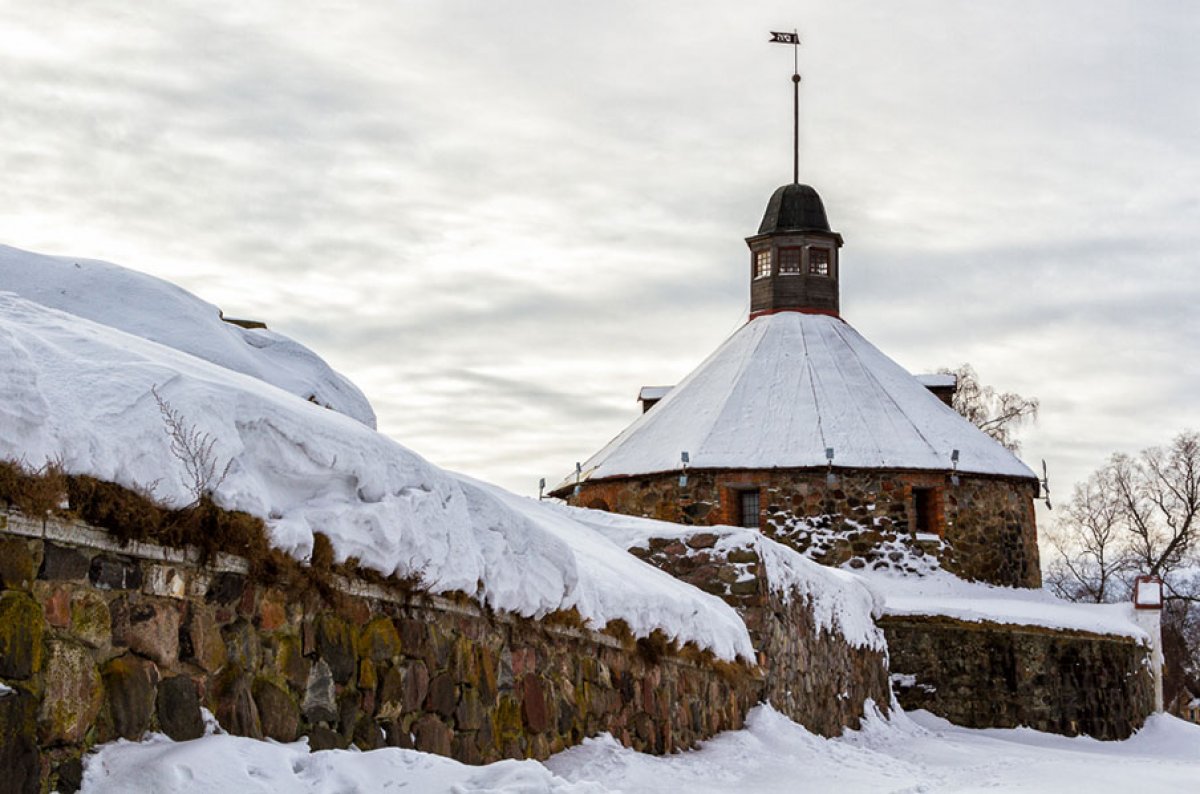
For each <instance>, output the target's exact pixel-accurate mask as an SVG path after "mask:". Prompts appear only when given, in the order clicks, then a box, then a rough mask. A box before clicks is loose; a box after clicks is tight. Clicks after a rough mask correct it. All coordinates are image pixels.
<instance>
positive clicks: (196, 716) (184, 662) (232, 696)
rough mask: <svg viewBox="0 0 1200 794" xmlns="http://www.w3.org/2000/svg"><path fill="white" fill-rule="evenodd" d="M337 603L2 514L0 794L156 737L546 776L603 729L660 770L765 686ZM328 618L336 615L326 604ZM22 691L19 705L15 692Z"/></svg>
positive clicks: (385, 603) (573, 628) (429, 612)
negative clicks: (525, 767)
mask: <svg viewBox="0 0 1200 794" xmlns="http://www.w3.org/2000/svg"><path fill="white" fill-rule="evenodd" d="M339 587H340V588H341V589H342V590H344V591H345V592H344V593H342V594H340V595H337V596H336V597H330V598H329V599H328V600H326V599H325V598H322V597H320V596H317V595H315V594H314V593H312V592H309V593H307V594H306V595H303V596H297V595H296V594H294V593H288V592H285V591H283V590H281V589H278V588H277V587H275V586H272V585H270V584H268V583H264V582H261V581H252V580H250V579H249V578H248V577H247V575H246V566H245V563H244V561H241V560H239V559H237V558H231V557H227V556H224V555H218V557H217V559H216V560H215V562H214V563H212V564H211V565H210V566H207V567H201V566H199V565H198V564H197V560H196V557H195V555H194V554H189V553H187V552H185V551H180V550H173V549H167V548H162V547H158V546H152V545H149V544H142V543H131V544H129V546H128V547H120V546H119V545H118V544H116V543H115V542H114V541H113V540H112V539H111V538H110V537H109V536H108V535H107V534H106V533H104V532H102V531H99V530H95V529H93V528H89V527H86V526H84V525H79V524H65V523H60V522H56V521H53V520H47V521H40V520H29V519H27V518H24V517H22V516H20V515H19V514H16V513H8V514H4V513H0V588H2V589H0V683H2V684H3V685H4V687H0V693H2V694H0V769H3V770H4V774H3V775H0V792H9V791H11V792H36V791H39V790H42V791H45V790H47V789H48V788H49V787H56V788H57V790H58V791H61V792H64V793H65V792H71V791H74V790H76V788H77V787H78V785H79V780H80V775H81V768H82V767H81V761H80V758H81V754H82V753H84V752H85V751H86V750H87V748H89V747H91V746H92V745H94V744H96V743H99V742H106V741H110V740H113V739H115V738H117V737H126V738H130V739H136V738H138V737H140V736H141V735H142V733H143V732H145V731H147V730H155V731H162V732H164V733H166V734H167V735H169V736H171V737H173V738H175V739H180V740H182V739H189V738H193V737H197V736H199V735H201V733H202V732H203V730H204V725H203V722H202V718H201V717H202V713H201V707H205V708H207V709H209V710H210V711H212V712H213V713H214V714H215V715H216V717H217V718H218V719H219V721H220V723H221V725H222V726H223V727H224V728H225V729H226V730H228V731H230V732H231V733H235V734H239V735H245V736H253V737H269V738H272V739H276V740H279V741H291V740H294V739H296V738H297V737H299V736H304V735H307V736H308V737H309V741H310V745H311V746H312V747H313V748H316V749H319V748H330V747H346V746H348V745H350V744H351V743H353V744H355V745H357V746H358V747H360V748H363V749H370V748H376V747H381V746H385V745H394V746H399V747H416V748H418V749H421V750H425V751H429V752H434V753H438V754H442V755H447V756H453V757H455V758H457V759H459V760H461V761H464V762H467V763H483V762H488V761H493V760H497V759H500V758H525V757H533V758H545V757H546V756H548V755H549V754H551V753H553V752H555V751H558V750H561V749H563V748H565V747H568V746H570V745H573V744H575V743H578V742H579V741H580V740H582V739H583V738H584V737H586V736H591V735H595V734H597V733H600V732H604V731H609V732H611V733H612V734H613V735H614V736H616V737H617V738H618V739H619V740H620V741H621V742H623V743H624V744H626V745H628V746H631V747H634V748H637V749H639V750H644V751H648V752H656V753H662V752H669V751H672V750H676V749H680V748H685V747H688V746H691V745H692V744H694V743H695V742H696V741H698V740H700V739H704V738H706V737H709V736H712V735H713V734H714V733H716V732H718V731H723V730H729V729H735V728H738V727H740V726H741V724H742V719H743V717H744V715H745V714H746V712H747V711H748V710H749V709H750V708H751V707H752V706H753V705H754V704H756V703H758V702H759V701H760V700H761V699H762V697H763V691H764V681H763V679H762V677H761V674H760V672H759V671H757V670H751V669H750V668H747V667H744V666H740V665H731V664H722V663H720V662H713V661H710V660H707V659H708V657H706V656H704V655H702V654H691V655H688V654H686V653H685V654H674V653H672V652H670V651H669V649H667V650H664V649H663V648H661V647H657V648H656V646H655V645H654V643H647V642H645V641H642V642H639V643H636V644H635V643H634V642H633V640H632V638H629V639H626V640H621V639H617V638H615V637H613V636H610V635H608V634H601V633H597V632H593V631H588V630H585V629H582V628H580V627H578V626H577V625H571V621H569V620H562V621H558V622H555V621H553V620H550V621H534V620H528V619H522V618H518V617H514V616H511V615H502V614H493V613H490V612H488V611H486V610H484V609H482V608H480V607H478V606H477V605H475V604H473V603H471V602H469V601H466V600H465V599H463V600H453V599H446V598H438V597H431V596H428V595H421V594H413V593H409V592H406V591H404V590H403V589H401V588H400V587H398V586H397V587H391V586H382V585H378V584H367V583H364V582H360V581H351V580H341V581H340V584H339ZM331 602H333V603H331ZM8 690H11V691H8Z"/></svg>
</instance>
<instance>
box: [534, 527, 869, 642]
mask: <svg viewBox="0 0 1200 794" xmlns="http://www.w3.org/2000/svg"><path fill="white" fill-rule="evenodd" d="M556 509H557V510H559V511H560V512H562V513H563V514H565V515H567V516H570V517H571V518H572V519H574V520H575V521H577V522H578V523H581V524H586V525H587V526H589V527H591V528H593V529H595V530H597V531H598V532H600V533H601V534H603V535H605V536H607V537H608V538H609V539H610V540H612V541H613V542H614V543H616V544H617V545H618V546H620V547H621V548H625V549H629V548H633V547H634V546H643V547H644V546H646V545H647V543H648V542H649V540H650V539H651V538H678V539H680V540H684V541H686V540H687V539H688V538H689V537H691V536H692V535H697V534H704V533H712V534H715V535H717V538H718V539H717V544H716V546H714V547H713V550H714V551H716V552H718V553H721V552H726V553H727V552H729V551H731V550H733V549H739V548H741V549H744V548H749V549H753V550H754V551H755V552H757V553H758V556H759V558H760V559H761V560H762V561H763V566H764V568H765V569H766V576H767V582H768V584H769V586H770V587H771V589H772V590H773V591H774V592H776V593H778V594H780V595H781V596H782V597H783V598H784V599H785V600H786V599H790V598H791V597H792V596H793V595H795V594H799V595H801V596H802V597H805V598H807V599H809V601H810V603H811V605H812V610H813V614H814V617H815V620H816V627H817V628H823V629H825V630H826V631H830V632H835V633H838V634H841V635H842V636H843V637H844V638H845V639H846V641H847V642H848V643H850V644H851V645H853V646H855V647H859V648H873V649H876V650H884V649H885V648H886V644H885V641H884V638H883V632H882V631H880V629H879V628H878V627H877V626H876V625H875V621H874V618H875V617H876V616H878V615H879V614H881V613H882V606H883V602H882V600H881V599H878V598H877V597H876V595H875V593H874V591H872V590H871V589H870V588H868V587H866V586H864V585H863V584H862V582H861V581H859V580H858V578H857V577H855V576H853V575H851V574H849V573H847V572H845V571H841V570H837V569H835V568H828V567H826V566H824V565H818V564H817V563H815V562H812V561H811V560H809V559H807V558H805V557H804V556H803V555H802V554H800V553H799V552H797V551H795V550H794V549H792V548H791V547H789V546H785V545H783V544H782V543H778V542H776V541H774V540H771V539H770V538H768V537H766V536H764V535H763V534H762V533H760V532H758V531H757V530H754V529H746V528H742V527H728V526H715V527H687V526H681V525H679V524H671V523H667V522H665V521H654V520H651V519H647V518H634V517H632V516H624V515H617V514H615V513H608V512H604V511H601V510H587V509H584V508H578V507H568V506H566V505H556Z"/></svg>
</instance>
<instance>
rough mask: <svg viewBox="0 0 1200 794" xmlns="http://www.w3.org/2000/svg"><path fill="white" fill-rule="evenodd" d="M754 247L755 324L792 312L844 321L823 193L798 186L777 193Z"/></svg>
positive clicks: (837, 245) (837, 242) (835, 244)
mask: <svg viewBox="0 0 1200 794" xmlns="http://www.w3.org/2000/svg"><path fill="white" fill-rule="evenodd" d="M746 244H747V245H748V246H750V319H754V318H755V317H758V316H760V315H763V314H774V313H775V312H783V311H791V312H806V313H809V314H829V315H832V316H834V317H837V316H838V312H839V301H838V275H839V272H838V270H839V263H838V258H839V257H838V252H839V250H840V249H841V247H842V236H841V235H840V234H838V233H837V232H835V231H833V230H831V229H830V228H829V219H828V218H826V217H825V205H824V204H822V203H821V197H820V196H818V195H817V191H815V190H813V189H812V188H811V187H809V186H808V185H801V184H799V183H793V184H790V185H784V186H783V187H781V188H779V189H778V190H776V191H775V193H774V194H773V195H772V196H771V200H770V201H769V202H768V203H767V211H766V212H765V213H764V214H763V219H762V224H761V225H760V226H759V227H758V234H755V235H754V236H753V237H747V238H746Z"/></svg>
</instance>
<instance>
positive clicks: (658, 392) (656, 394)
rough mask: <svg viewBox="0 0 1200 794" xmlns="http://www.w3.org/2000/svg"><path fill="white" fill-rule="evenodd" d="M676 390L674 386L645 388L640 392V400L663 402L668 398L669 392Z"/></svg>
mask: <svg viewBox="0 0 1200 794" xmlns="http://www.w3.org/2000/svg"><path fill="white" fill-rule="evenodd" d="M673 388H675V387H674V386H643V387H642V390H641V391H639V392H638V399H639V400H643V401H645V400H661V399H662V398H663V397H666V396H667V392H669V391H671V389H673Z"/></svg>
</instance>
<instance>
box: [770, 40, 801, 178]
mask: <svg viewBox="0 0 1200 794" xmlns="http://www.w3.org/2000/svg"><path fill="white" fill-rule="evenodd" d="M770 43H771V44H791V45H792V65H793V69H792V182H793V183H794V184H800V33H799V31H795V30H793V31H792V32H791V33H777V32H776V31H771V40H770Z"/></svg>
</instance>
